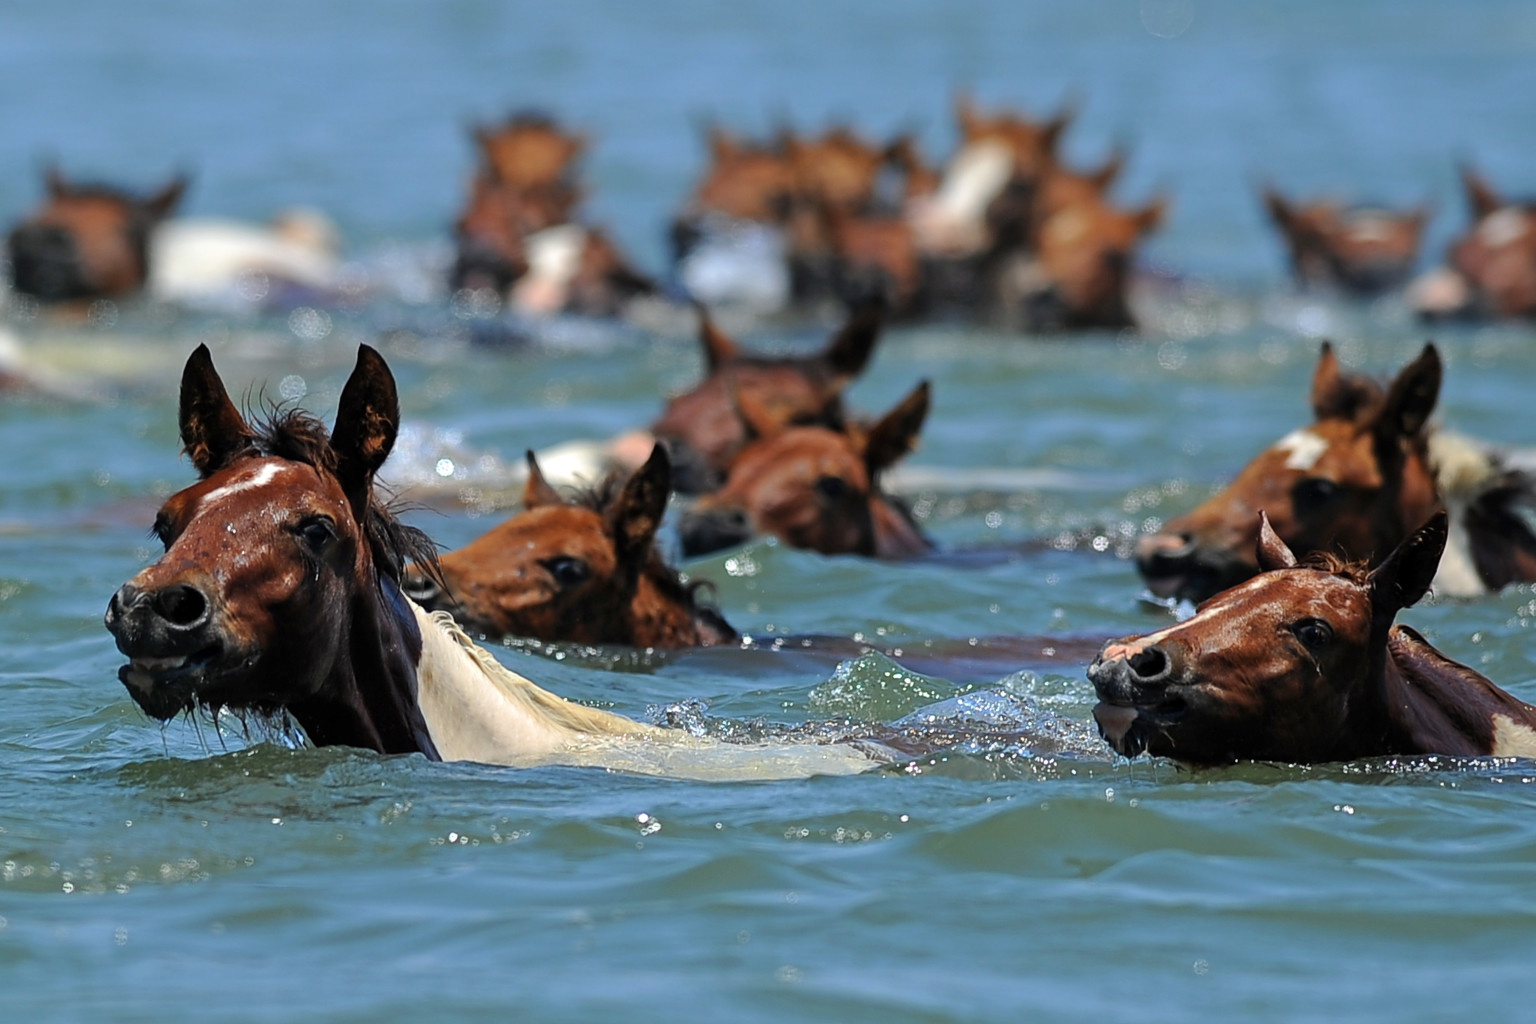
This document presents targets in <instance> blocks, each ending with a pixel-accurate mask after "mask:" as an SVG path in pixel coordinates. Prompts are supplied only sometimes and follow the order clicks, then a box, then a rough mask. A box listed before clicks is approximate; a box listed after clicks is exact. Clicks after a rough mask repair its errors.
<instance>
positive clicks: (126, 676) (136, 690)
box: [117, 645, 222, 722]
mask: <svg viewBox="0 0 1536 1024" xmlns="http://www.w3.org/2000/svg"><path fill="white" fill-rule="evenodd" d="M221 654H222V651H221V649H220V648H219V647H218V646H217V645H215V646H213V647H209V648H206V649H204V650H202V651H199V652H197V653H195V654H191V655H179V656H175V657H168V658H146V657H139V658H133V659H131V660H130V661H129V662H128V664H126V665H124V666H123V667H122V668H120V669H118V670H117V677H118V678H119V679H120V680H122V682H123V685H124V686H125V687H127V688H128V695H129V696H131V697H132V698H133V699H134V702H135V703H137V704H138V705H139V707H141V708H143V709H144V713H145V714H147V715H149V716H150V717H151V718H156V719H159V720H160V721H162V722H164V721H167V720H169V719H171V718H174V717H175V716H176V715H178V714H181V713H182V712H183V711H191V710H192V709H193V708H194V707H195V706H196V705H197V703H198V702H199V700H200V699H201V693H202V691H203V690H204V689H205V688H206V687H207V684H208V682H209V679H210V677H211V675H212V672H213V669H214V668H215V666H216V664H217V662H218V661H219V657H220V655H221Z"/></svg>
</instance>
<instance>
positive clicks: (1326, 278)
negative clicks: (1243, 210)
mask: <svg viewBox="0 0 1536 1024" xmlns="http://www.w3.org/2000/svg"><path fill="white" fill-rule="evenodd" d="M1264 207H1265V209H1266V210H1267V211H1268V212H1269V217H1270V220H1271V221H1273V222H1274V225H1275V228H1276V229H1277V230H1279V232H1280V237H1281V238H1282V239H1283V240H1284V242H1285V246H1286V251H1287V253H1288V255H1289V257H1290V264H1291V273H1292V275H1293V276H1294V277H1295V279H1296V283H1297V284H1298V285H1299V286H1301V287H1303V288H1334V289H1337V290H1339V291H1343V292H1346V293H1349V294H1351V295H1364V296H1370V295H1377V294H1380V293H1381V292H1384V291H1387V290H1388V289H1390V288H1396V287H1398V286H1399V285H1401V284H1403V283H1404V282H1406V281H1407V280H1408V276H1409V275H1410V274H1411V273H1413V265H1414V263H1415V262H1417V260H1418V258H1419V242H1420V240H1421V239H1422V237H1423V234H1424V225H1425V223H1426V222H1427V221H1428V220H1429V211H1428V210H1427V209H1425V208H1423V207H1418V208H1415V209H1411V210H1389V209H1384V208H1382V207H1375V206H1352V207H1346V206H1341V205H1340V204H1338V203H1333V202H1328V201H1318V202H1311V203H1296V202H1292V201H1291V200H1288V199H1286V198H1285V196H1283V195H1281V194H1280V193H1279V192H1277V191H1275V190H1274V189H1273V188H1265V189H1264Z"/></svg>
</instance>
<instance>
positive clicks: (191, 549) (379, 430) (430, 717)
mask: <svg viewBox="0 0 1536 1024" xmlns="http://www.w3.org/2000/svg"><path fill="white" fill-rule="evenodd" d="M399 415H400V414H399V406H398V401H397V398H396V393H395V385H394V379H393V377H392V376H391V375H390V372H389V368H388V367H387V366H386V365H385V363H384V360H383V359H382V358H381V357H380V356H379V354H378V353H377V352H375V351H374V350H372V349H371V348H368V347H367V346H362V348H361V349H360V351H359V353H358V360H357V366H356V368H355V369H354V370H353V372H352V375H351V377H350V378H349V379H348V381H347V383H346V386H345V387H344V388H343V389H342V393H341V401H340V406H339V408H338V410H337V414H336V424H335V427H334V428H333V430H332V431H331V432H330V433H329V434H327V432H326V430H325V428H324V426H323V425H321V423H320V422H319V421H318V420H316V419H314V418H313V417H311V416H308V415H306V414H304V413H302V412H298V411H289V412H282V413H277V414H274V416H273V418H272V419H271V421H270V422H268V423H265V424H258V425H255V426H253V425H251V424H248V423H247V422H246V420H245V418H244V417H243V416H241V414H240V412H239V411H238V410H237V409H236V408H235V406H234V404H233V403H232V402H231V401H230V400H229V395H228V392H227V391H226V390H225V388H224V385H223V382H222V381H220V380H219V377H218V374H217V373H216V372H215V371H214V368H213V362H212V360H211V359H210V358H209V355H208V350H207V349H206V348H205V347H201V346H200V347H199V348H198V349H197V350H196V351H195V352H193V354H192V357H191V358H190V359H189V360H188V361H187V366H186V370H185V372H184V373H183V375H182V387H181V412H180V423H181V438H182V442H183V444H184V445H185V448H186V451H187V454H188V455H189V456H190V457H191V459H192V464H193V466H195V467H196V468H197V471H198V475H199V477H200V480H199V481H198V483H196V484H194V485H192V486H191V487H188V488H187V489H185V490H183V491H180V492H178V493H176V494H174V495H172V496H171V497H170V499H168V500H167V501H166V503H165V505H164V506H163V507H162V508H161V509H160V513H159V515H158V516H157V518H156V520H155V532H156V533H157V534H158V535H159V536H160V538H161V540H162V541H164V543H165V546H166V551H165V554H164V555H163V556H161V558H160V559H159V560H158V561H156V562H155V563H154V564H152V565H150V566H148V567H147V568H145V569H144V570H143V571H141V572H140V573H139V574H138V575H136V576H135V577H134V578H133V579H132V580H130V581H129V582H127V583H126V584H124V585H123V586H122V588H121V589H119V590H118V592H117V593H116V594H115V595H114V596H113V598H112V601H111V603H110V605H109V606H108V608H107V614H106V626H107V629H108V630H109V631H110V632H111V633H112V635H113V637H114V638H115V639H116V641H117V646H118V649H119V650H120V651H121V652H122V653H123V654H124V655H125V656H126V657H127V659H128V664H127V665H125V666H124V667H123V668H122V670H121V672H120V676H121V678H122V681H123V683H124V685H125V686H126V687H127V688H128V692H129V694H130V695H132V697H133V699H134V700H135V701H136V702H137V703H138V704H139V706H140V707H141V708H143V709H144V710H145V711H146V712H148V713H149V714H150V715H151V716H152V717H154V718H158V719H161V720H166V719H169V718H172V717H174V716H175V715H177V714H179V713H181V712H183V711H186V712H192V711H193V710H195V709H196V708H198V707H202V708H207V709H211V710H213V711H214V712H215V713H217V712H218V711H219V710H220V709H224V708H228V709H233V710H235V711H236V712H237V713H245V712H252V713H256V714H259V715H279V714H284V713H286V714H287V715H288V716H291V718H292V720H294V721H296V722H297V723H298V725H299V726H301V727H302V728H303V730H304V732H305V733H306V734H307V735H308V737H309V739H310V740H311V741H312V742H313V743H315V744H316V745H317V746H329V745H346V746H354V747H361V748H364V749H367V750H373V751H377V752H379V753H390V754H399V753H420V754H424V755H426V756H427V757H429V758H432V759H434V760H438V759H441V760H448V761H456V760H469V761H480V762H483V763H490V764H506V765H538V764H569V765H594V766H604V767H610V768H620V769H624V770H629V771H637V772H645V773H651V774H658V775H673V776H680V777H689V778H703V779H726V778H736V779H741V778H783V777H800V776H805V775H811V774H818V773H851V772H859V771H865V770H868V769H869V768H870V767H873V766H874V765H875V764H876V763H877V760H883V759H888V758H889V756H890V754H889V751H886V750H885V749H884V748H882V747H879V746H878V745H873V744H864V745H859V744H855V743H827V744H813V743H792V742H784V743H762V744H728V743H724V742H720V741H716V740H710V739H703V738H696V737H692V736H689V735H687V734H686V733H684V732H681V731H679V730H668V729H660V728H657V727H655V726H650V725H645V724H643V723H640V722H635V721H632V720H630V719H627V718H624V717H622V716H620V715H615V714H612V713H611V712H607V711H602V710H598V709H596V708H589V707H584V706H582V705H579V704H574V703H571V702H570V701H566V700H563V699H561V698H560V697H557V696H555V695H554V694H551V693H549V692H548V691H545V690H543V689H541V688H540V687H538V686H535V685H534V684H533V683H531V682H529V681H528V680H527V679H524V678H523V677H522V676H519V675H517V674H516V673H514V672H511V671H509V670H508V669H506V668H504V667H503V666H502V665H500V664H499V663H498V662H497V661H496V660H495V659H494V658H493V657H492V656H491V655H490V653H489V652H488V651H485V650H483V649H481V648H479V647H477V646H475V644H474V643H473V642H472V641H470V640H469V638H468V637H467V636H465V635H464V633H463V632H462V631H460V630H459V629H458V627H457V626H455V625H454V623H453V620H452V619H451V618H449V617H448V616H447V615H446V614H443V613H441V612H437V613H428V612H426V611H425V610H423V609H422V608H420V607H419V606H417V605H416V604H414V603H413V602H412V601H411V600H410V599H409V598H408V597H406V596H405V594H404V593H402V591H401V589H400V579H401V574H402V572H403V567H404V564H405V562H406V561H407V560H408V559H409V560H414V561H415V562H417V564H419V565H427V566H430V565H432V564H433V563H434V561H435V554H434V551H433V548H432V544H431V542H430V541H429V540H427V538H426V537H425V536H424V535H423V534H421V533H420V532H419V531H416V530H413V529H410V528H408V527H405V526H402V525H401V524H399V523H398V522H397V521H396V520H395V519H394V517H393V516H392V515H391V514H390V512H389V510H388V509H387V508H385V507H384V506H383V505H382V504H380V503H379V501H378V499H377V498H376V497H375V495H374V493H373V478H374V474H375V472H376V471H377V470H378V469H379V467H380V466H381V465H382V464H383V462H384V460H385V458H386V457H387V456H388V455H389V451H390V448H391V447H392V446H393V443H394V439H395V434H396V431H397V429H398V426H399Z"/></svg>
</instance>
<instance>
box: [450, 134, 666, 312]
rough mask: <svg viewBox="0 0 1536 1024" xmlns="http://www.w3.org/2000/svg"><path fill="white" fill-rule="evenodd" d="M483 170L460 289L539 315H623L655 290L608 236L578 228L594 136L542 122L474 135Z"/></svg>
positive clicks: (459, 238) (467, 228)
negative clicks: (585, 164) (584, 159)
mask: <svg viewBox="0 0 1536 1024" xmlns="http://www.w3.org/2000/svg"><path fill="white" fill-rule="evenodd" d="M473 138H474V141H475V145H476V147H477V148H478V150H479V166H478V169H477V171H476V174H475V177H474V178H473V180H472V181H471V184H470V194H469V199H468V202H467V204H466V205H465V207H464V210H463V212H462V213H461V214H460V215H459V216H458V218H457V219H456V220H455V222H454V227H453V233H454V239H455V243H456V252H455V257H454V262H453V265H452V267H451V269H450V270H449V281H448V283H449V287H450V288H452V289H453V290H454V291H460V290H464V289H469V290H481V289H488V290H490V291H492V292H494V293H495V294H496V295H497V296H498V297H499V298H500V299H501V300H502V301H504V302H506V303H508V304H509V305H511V306H512V307H513V308H515V309H517V310H519V311H521V312H525V313H535V314H555V313H575V314H579V315H585V316H616V315H618V314H620V313H622V312H623V310H624V308H625V307H626V306H627V304H628V303H629V302H630V301H631V300H632V299H635V298H638V297H641V296H644V295H649V294H652V293H653V292H654V291H655V285H654V283H653V282H652V281H651V280H650V278H649V277H647V276H646V275H644V274H642V273H640V272H639V271H637V270H636V269H635V268H634V267H633V266H632V265H631V264H630V262H629V261H628V260H627V259H626V258H625V257H624V255H623V254H622V253H621V252H620V251H619V249H618V247H617V246H616V245H615V244H614V243H613V241H612V240H611V239H610V238H608V237H607V236H606V235H605V234H604V233H603V232H601V231H598V230H597V229H594V228H590V227H587V226H585V225H583V224H581V223H579V222H578V221H577V220H576V209H577V207H578V206H579V205H580V203H581V201H582V198H583V193H582V189H581V187H580V185H579V184H578V182H577V161H578V160H579V159H580V157H581V155H582V153H583V152H584V151H585V149H586V146H587V141H586V139H585V137H583V136H580V135H575V134H570V133H567V132H565V131H564V130H562V129H561V128H560V127H559V125H557V124H556V123H555V122H554V121H553V120H552V119H550V118H549V117H547V116H545V115H542V114H531V113H523V114H516V115H513V116H512V117H511V118H509V119H508V120H507V122H506V123H505V124H503V125H501V126H500V127H498V128H496V129H486V128H481V127H477V128H475V129H474V131H473Z"/></svg>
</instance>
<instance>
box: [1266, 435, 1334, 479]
mask: <svg viewBox="0 0 1536 1024" xmlns="http://www.w3.org/2000/svg"><path fill="white" fill-rule="evenodd" d="M1275 448H1276V449H1277V450H1279V451H1282V452H1285V453H1287V456H1286V460H1285V468H1286V469H1299V470H1301V471H1303V472H1305V471H1307V470H1309V469H1311V468H1312V467H1313V466H1315V465H1317V460H1318V459H1320V458H1322V457H1323V453H1324V452H1326V451H1327V450H1328V442H1327V441H1326V440H1324V439H1323V438H1322V437H1321V436H1319V435H1318V434H1314V433H1313V432H1312V431H1310V430H1293V431H1291V432H1290V433H1289V434H1286V435H1285V436H1284V437H1282V438H1281V439H1280V440H1278V441H1276V442H1275Z"/></svg>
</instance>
